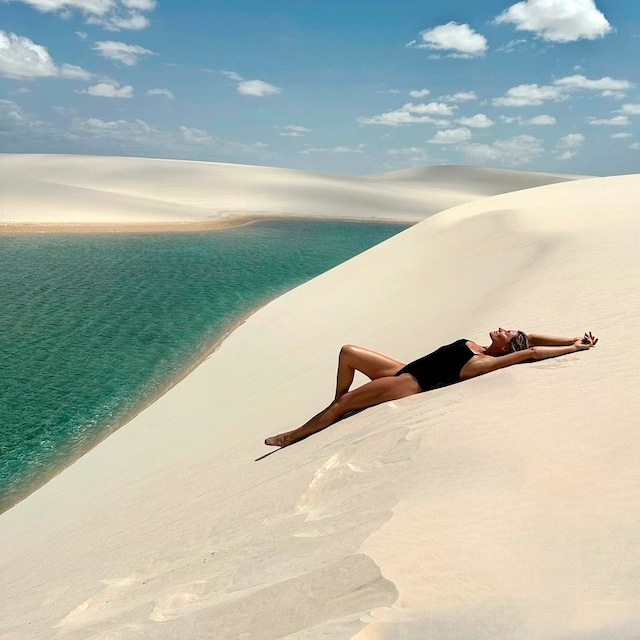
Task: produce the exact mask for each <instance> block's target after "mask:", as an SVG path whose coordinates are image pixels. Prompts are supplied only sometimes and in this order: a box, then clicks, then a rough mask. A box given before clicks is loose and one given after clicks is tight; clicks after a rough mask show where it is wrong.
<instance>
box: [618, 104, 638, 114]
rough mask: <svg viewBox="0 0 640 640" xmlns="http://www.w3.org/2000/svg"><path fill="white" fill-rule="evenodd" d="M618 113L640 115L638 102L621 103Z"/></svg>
mask: <svg viewBox="0 0 640 640" xmlns="http://www.w3.org/2000/svg"><path fill="white" fill-rule="evenodd" d="M620 113H622V114H624V115H628V116H640V104H623V105H622V108H621V109H620Z"/></svg>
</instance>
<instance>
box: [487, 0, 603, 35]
mask: <svg viewBox="0 0 640 640" xmlns="http://www.w3.org/2000/svg"><path fill="white" fill-rule="evenodd" d="M495 22H496V23H497V24H504V23H509V24H513V25H514V26H515V28H516V29H517V30H518V31H531V32H533V33H534V34H535V35H536V36H538V37H539V38H542V39H543V40H546V41H548V42H575V41H576V40H582V39H587V40H595V39H596V38H602V37H604V36H605V35H607V34H608V33H609V32H610V31H611V30H612V27H611V25H610V24H609V21H608V20H607V19H606V18H605V16H604V14H603V13H602V12H601V11H600V10H599V9H598V8H597V7H596V4H595V2H594V0H524V1H523V2H517V3H516V4H514V5H512V6H511V7H509V8H508V9H507V10H506V11H504V12H503V13H501V14H500V15H499V16H498V17H497V18H496V19H495Z"/></svg>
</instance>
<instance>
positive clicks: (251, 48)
mask: <svg viewBox="0 0 640 640" xmlns="http://www.w3.org/2000/svg"><path fill="white" fill-rule="evenodd" d="M549 7H551V9H552V11H550V12H549V11H548V8H549ZM560 7H562V8H563V10H564V15H563V16H562V17H559V13H558V10H559V9H560ZM0 8H1V10H2V17H3V21H2V28H1V29H0V151H1V152H4V153H47V154H86V155H116V156H134V157H147V158H160V159H176V160H193V161H207V162H223V163H232V164H250V165H258V166H272V167H282V168H288V169H298V170H304V171H314V172H321V173H334V174H347V175H349V174H350V175H368V174H375V173H383V172H388V171H394V170H399V169H407V168H411V167H413V166H423V167H424V166H442V165H457V166H478V167H487V168H504V169H515V170H525V171H536V172H547V173H561V174H573V175H617V174H628V173H635V172H637V171H638V161H639V158H640V155H639V154H640V142H638V141H637V140H638V134H640V129H639V127H638V122H639V118H640V92H639V90H638V84H639V82H638V71H637V69H636V65H635V64H634V63H633V60H634V59H635V58H636V57H637V53H636V49H637V44H636V43H637V42H638V38H639V37H640V6H629V5H624V6H622V4H621V3H617V4H616V3H614V2H613V1H612V0H608V1H604V0H598V1H597V2H594V0H546V2H542V0H524V1H522V2H517V3H514V2H513V1H512V0H490V1H489V2H486V3H482V6H477V3H474V2H472V1H471V0H453V1H452V2H449V3H447V5H446V6H438V7H435V8H434V7H431V8H428V9H427V8H425V7H423V6H422V4H420V3H418V2H416V1H415V0H408V1H405V2H404V3H402V4H401V5H398V4H397V3H391V2H390V1H389V0H369V1H368V2H363V1H362V0H356V2H353V3H351V4H350V5H349V6H348V7H345V6H342V5H341V4H338V3H337V2H331V1H330V2H328V3H324V4H323V6H322V7H315V6H303V7H298V6H293V5H292V4H291V3H289V2H285V1H282V0H280V1H279V2H276V3H270V5H269V6H267V7H265V6H264V4H260V3H258V2H257V0H242V1H241V2H239V3H236V4H235V5H234V8H233V9H229V8H227V7H225V6H224V5H223V3H221V2H214V3H211V4H207V3H204V2H202V1H200V0H197V1H196V0H194V1H193V2H191V3H190V4H189V5H188V6H187V7H185V6H184V4H180V3H178V2H176V1H175V0H159V1H158V2H156V0H100V1H97V0H0Z"/></svg>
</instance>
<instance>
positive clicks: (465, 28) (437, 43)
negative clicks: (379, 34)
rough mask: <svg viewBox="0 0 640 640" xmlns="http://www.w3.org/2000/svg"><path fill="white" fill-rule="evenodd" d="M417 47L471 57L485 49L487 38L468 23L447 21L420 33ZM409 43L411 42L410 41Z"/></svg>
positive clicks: (457, 56) (482, 52) (458, 56)
mask: <svg viewBox="0 0 640 640" xmlns="http://www.w3.org/2000/svg"><path fill="white" fill-rule="evenodd" d="M420 38H421V39H422V41H421V42H420V43H415V44H414V46H416V47H418V48H419V49H434V50H436V51H444V52H449V53H448V55H449V56H450V57H456V58H473V57H476V56H481V55H483V54H484V52H485V51H486V50H487V39H486V38H485V37H484V36H483V35H482V34H480V33H477V32H476V31H474V30H473V29H472V28H471V27H470V26H469V25H468V24H458V23H457V22H449V23H447V24H443V25H440V26H438V27H434V28H433V29H429V30H427V31H422V32H421V33H420ZM410 44H411V43H410Z"/></svg>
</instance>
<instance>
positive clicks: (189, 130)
mask: <svg viewBox="0 0 640 640" xmlns="http://www.w3.org/2000/svg"><path fill="white" fill-rule="evenodd" d="M180 133H181V135H182V138H183V140H184V141H185V142H189V143H196V144H204V143H206V142H213V138H212V137H211V136H210V135H209V134H208V133H207V132H206V131H205V130H204V129H194V128H193V127H185V126H184V125H180Z"/></svg>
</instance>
